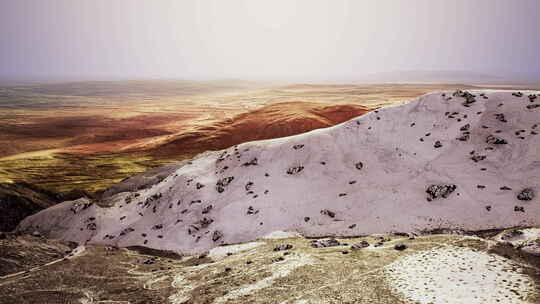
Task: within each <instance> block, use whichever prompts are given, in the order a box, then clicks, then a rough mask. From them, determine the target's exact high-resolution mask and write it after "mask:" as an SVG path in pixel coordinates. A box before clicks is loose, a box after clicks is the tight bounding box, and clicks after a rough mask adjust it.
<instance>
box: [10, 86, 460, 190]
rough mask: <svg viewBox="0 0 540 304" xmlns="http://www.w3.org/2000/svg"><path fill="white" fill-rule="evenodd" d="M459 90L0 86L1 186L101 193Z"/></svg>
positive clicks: (308, 87)
mask: <svg viewBox="0 0 540 304" xmlns="http://www.w3.org/2000/svg"><path fill="white" fill-rule="evenodd" d="M458 87H459V88H470V86H465V85H435V84H425V85H396V84H385V85H352V84H350V85H312V84H298V85H282V84H259V83H250V82H240V81H213V82H193V81H118V82H83V83H58V84H34V85H28V84H26V85H9V86H7V85H5V86H1V87H0V182H10V181H24V182H30V183H32V184H36V185H39V186H42V187H45V188H47V189H50V190H54V191H61V192H62V191H70V190H73V189H78V190H86V191H89V192H94V191H98V190H102V189H104V188H106V187H108V186H110V185H111V184H113V183H115V182H118V181H120V180H122V179H124V178H126V177H129V176H131V175H133V174H136V173H140V172H144V171H146V170H147V169H148V168H152V167H156V166H159V165H161V164H165V163H169V162H172V161H176V160H182V159H186V158H190V157H192V156H194V155H195V154H198V153H201V152H204V151H207V150H218V149H223V148H227V147H229V146H232V145H234V144H238V143H242V142H246V141H249V140H257V139H268V138H275V137H282V136H287V135H293V134H298V133H302V132H306V131H309V130H311V129H316V128H320V127H327V126H330V125H333V124H337V123H340V122H343V121H346V120H348V119H350V118H352V117H354V116H357V115H359V114H361V113H363V112H365V110H366V109H368V108H376V107H380V106H384V105H389V104H396V103H402V102H405V101H407V100H410V99H412V98H414V97H417V96H419V95H422V94H425V93H427V92H430V91H434V90H448V89H454V88H458Z"/></svg>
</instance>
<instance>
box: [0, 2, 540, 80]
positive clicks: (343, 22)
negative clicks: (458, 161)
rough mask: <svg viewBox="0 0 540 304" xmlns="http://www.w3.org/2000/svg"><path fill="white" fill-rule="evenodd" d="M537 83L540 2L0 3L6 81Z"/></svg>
mask: <svg viewBox="0 0 540 304" xmlns="http://www.w3.org/2000/svg"><path fill="white" fill-rule="evenodd" d="M395 70H471V71H475V72H480V73H487V74H495V75H501V76H505V75H512V74H515V73H519V74H530V75H538V76H540V0H395V1H385V0H369V1H368V0H350V1H348V0H267V1H266V0H265V1H263V0H174V1H173V0H170V1H168V0H147V1H142V0H0V77H4V78H5V77H13V78H36V77H37V78H49V77H50V78H70V77H73V78H100V79H103V78H244V79H246V78H257V79H265V78H266V79H267V78H295V79H304V78H305V79H354V78H356V77H359V76H361V75H365V74H370V73H376V72H384V71H395Z"/></svg>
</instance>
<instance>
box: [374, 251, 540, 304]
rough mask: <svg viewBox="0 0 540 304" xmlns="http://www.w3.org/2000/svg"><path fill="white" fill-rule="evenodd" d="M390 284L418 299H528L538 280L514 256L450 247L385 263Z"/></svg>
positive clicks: (510, 303) (472, 303)
mask: <svg viewBox="0 0 540 304" xmlns="http://www.w3.org/2000/svg"><path fill="white" fill-rule="evenodd" d="M385 274H386V275H387V278H388V281H389V284H390V286H391V287H392V288H393V289H394V291H395V292H397V293H398V294H401V295H403V297H404V298H405V299H407V300H410V301H412V302H414V303H422V304H423V303H426V304H427V303H433V304H438V303H468V304H476V303H478V304H480V303H507V304H520V303H528V302H527V301H526V300H525V299H526V296H527V294H528V293H529V291H533V290H534V288H535V287H534V282H533V281H532V280H531V279H530V278H529V277H528V276H527V275H524V274H522V270H521V267H520V266H519V265H518V264H516V263H514V262H512V261H511V260H507V259H504V258H502V257H499V256H495V255H489V254H487V253H483V252H478V251H474V250H472V249H468V248H458V247H446V248H439V249H432V250H428V251H424V252H420V253H417V254H412V255H409V256H405V257H403V258H400V259H398V260H396V261H395V262H393V263H392V264H390V265H388V266H386V267H385Z"/></svg>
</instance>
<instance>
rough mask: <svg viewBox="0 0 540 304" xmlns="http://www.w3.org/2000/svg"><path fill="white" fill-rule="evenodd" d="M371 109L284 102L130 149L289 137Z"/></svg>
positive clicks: (164, 150) (198, 148)
mask: <svg viewBox="0 0 540 304" xmlns="http://www.w3.org/2000/svg"><path fill="white" fill-rule="evenodd" d="M371 110H372V109H371V108H368V107H366V106H361V105H351V104H344V105H329V104H324V103H316V102H282V103H276V104H270V105H267V106H264V107H262V108H259V109H256V110H253V111H250V112H246V113H242V114H239V115H236V116H234V117H233V118H231V119H225V120H223V121H220V122H218V123H215V124H212V125H209V126H199V127H196V128H194V129H193V130H191V131H186V132H179V133H176V134H174V135H171V136H166V137H163V138H162V139H161V140H157V141H154V142H152V143H150V144H149V143H144V144H138V145H135V146H131V147H130V148H129V149H130V150H150V151H152V153H154V154H156V155H176V154H179V153H199V152H203V151H207V150H219V149H224V148H227V147H230V146H233V145H236V144H239V143H243V142H247V141H254V140H263V139H271V138H278V137H285V136H290V135H295V134H300V133H304V132H308V131H311V130H314V129H319V128H325V127H330V126H333V125H336V124H339V123H342V122H345V121H347V120H349V119H351V118H353V117H357V116H360V115H363V114H365V113H367V112H369V111H371Z"/></svg>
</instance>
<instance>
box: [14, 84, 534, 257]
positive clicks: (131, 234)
mask: <svg viewBox="0 0 540 304" xmlns="http://www.w3.org/2000/svg"><path fill="white" fill-rule="evenodd" d="M472 93H473V94H475V96H476V97H472V96H469V97H468V98H467V97H463V96H466V94H465V95H464V94H462V93H459V94H452V93H446V94H444V93H433V94H429V95H425V96H423V97H420V98H419V99H417V100H415V101H412V102H410V103H408V104H405V105H400V106H394V107H388V108H384V109H380V110H379V111H374V112H371V113H369V114H367V115H364V116H361V117H358V118H356V119H353V120H350V121H348V122H345V123H343V124H340V125H337V126H335V127H331V128H326V129H319V130H315V131H312V132H309V133H306V134H301V135H297V136H291V137H286V138H280V139H274V140H265V141H257V142H249V143H245V144H241V145H239V146H235V147H232V148H229V149H227V150H223V151H218V152H212V153H206V154H204V155H203V156H201V157H198V158H196V159H194V160H193V161H191V162H188V163H187V164H185V165H183V166H181V167H180V168H178V169H176V170H175V171H172V173H170V174H169V175H168V176H167V177H166V178H164V179H161V178H160V179H159V182H156V184H154V185H151V186H150V187H148V186H147V187H146V188H145V189H140V190H137V189H133V190H131V191H125V190H127V189H128V187H119V189H123V190H122V191H124V192H120V193H115V192H117V191H115V192H113V194H112V195H111V196H110V197H108V198H106V199H105V200H106V201H107V204H106V205H110V206H112V207H106V208H104V207H99V206H98V204H95V203H92V202H90V201H88V200H86V199H79V200H77V201H69V202H64V203H62V204H60V205H57V206H54V207H52V208H49V209H46V210H44V211H42V212H40V213H38V214H36V215H34V216H31V217H29V218H27V219H25V220H24V221H23V222H22V223H21V224H20V226H19V230H22V231H28V232H33V231H35V230H38V231H40V232H41V233H42V234H44V235H47V236H49V237H53V238H60V239H65V240H70V241H77V242H82V243H84V242H90V243H106V244H114V245H118V246H130V245H143V246H148V247H153V248H161V249H171V250H177V251H182V252H186V253H196V252H201V251H205V250H208V249H209V248H212V247H215V246H218V245H221V244H231V243H239V242H244V241H250V240H254V239H256V238H258V237H262V236H264V235H267V234H268V233H271V232H272V231H277V230H282V231H297V232H299V233H301V234H303V235H308V236H325V235H340V236H352V235H359V234H369V233H388V232H395V231H400V232H412V231H418V230H431V229H437V228H451V229H463V230H479V229H491V228H503V227H513V226H533V225H540V197H539V195H536V197H529V198H532V199H531V200H520V199H518V195H519V193H520V192H521V191H522V190H523V189H526V188H529V190H530V192H528V193H529V194H531V193H534V192H538V190H539V189H540V135H536V133H537V132H540V127H537V126H538V125H539V124H540V101H539V99H540V98H533V97H532V96H531V97H529V95H530V94H537V92H524V94H523V96H521V95H520V94H515V93H512V92H503V91H485V92H480V91H476V92H472ZM460 95H461V96H460ZM534 96H536V95H534ZM467 99H468V100H469V102H467V101H466V100H467ZM460 137H462V139H463V140H457V138H460ZM488 138H489V139H488ZM502 140H504V141H506V142H507V143H506V144H503V143H501V142H503V141H502ZM473 158H474V160H473ZM169 169H170V168H169ZM131 183H132V184H134V185H135V184H137V183H134V182H133V181H131ZM440 184H447V185H455V186H456V188H455V191H453V192H452V193H450V194H448V195H445V196H446V197H445V198H444V197H439V198H435V199H433V200H431V201H428V200H427V197H428V196H429V195H428V194H427V193H426V189H427V188H428V187H429V186H430V185H440ZM102 205H103V204H102Z"/></svg>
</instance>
